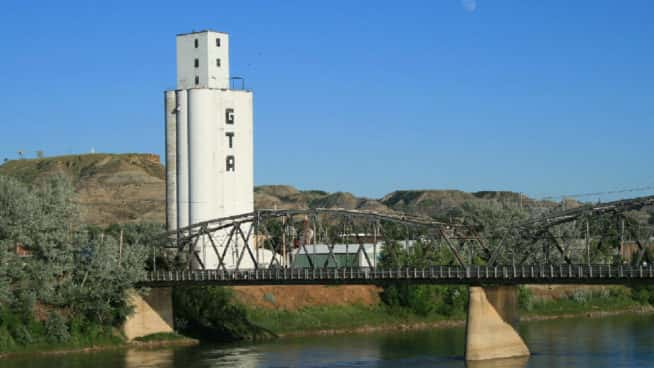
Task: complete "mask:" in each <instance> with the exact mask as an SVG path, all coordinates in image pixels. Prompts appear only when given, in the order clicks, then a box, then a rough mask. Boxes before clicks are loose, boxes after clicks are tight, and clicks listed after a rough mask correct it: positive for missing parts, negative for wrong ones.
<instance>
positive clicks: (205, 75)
mask: <svg viewBox="0 0 654 368" xmlns="http://www.w3.org/2000/svg"><path fill="white" fill-rule="evenodd" d="M165 109H166V115H165V117H166V183H167V188H166V206H167V209H166V222H167V226H168V229H169V230H171V231H173V230H176V229H182V228H184V227H187V226H189V225H192V224H196V223H199V222H203V221H208V220H213V219H217V218H221V217H227V216H232V215H238V214H243V213H248V212H252V211H253V209H254V203H253V202H254V192H253V188H254V182H253V170H254V169H253V140H252V129H253V106H252V91H247V90H233V89H230V75H229V35H228V34H227V33H222V32H215V31H200V32H193V33H186V34H179V35H177V89H176V90H174V91H166V92H165ZM223 235H224V234H216V236H218V237H220V236H223ZM197 250H198V252H199V253H200V258H201V259H202V262H203V264H204V265H205V267H206V268H216V267H217V265H218V257H217V256H216V255H215V252H214V251H213V249H212V247H211V245H210V243H209V241H208V239H204V240H203V241H200V242H199V244H198V249H197ZM269 257H270V255H268V256H267V257H266V256H264V257H263V259H262V262H265V261H266V259H265V258H268V261H269ZM226 258H227V259H226V260H225V262H226V264H227V266H228V267H234V265H235V264H236V260H237V257H234V256H233V255H230V254H228V255H227V257H226ZM245 258H247V257H244V259H243V261H242V264H241V265H240V267H241V268H252V266H253V265H252V262H251V261H250V260H249V259H245ZM248 262H249V264H248Z"/></svg>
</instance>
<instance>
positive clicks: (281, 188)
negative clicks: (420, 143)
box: [0, 154, 576, 226]
mask: <svg viewBox="0 0 654 368" xmlns="http://www.w3.org/2000/svg"><path fill="white" fill-rule="evenodd" d="M54 174H61V175H64V176H66V177H68V178H69V179H70V180H71V182H72V183H73V184H74V186H75V191H76V193H77V201H78V203H79V205H80V207H81V210H82V214H83V219H84V221H85V222H87V223H90V224H95V225H100V226H105V225H109V224H112V223H127V222H158V223H163V222H164V221H165V175H164V167H163V166H162V165H161V163H160V161H159V157H158V156H156V155H151V154H90V155H71V156H60V157H50V158H44V159H34V160H14V161H9V162H6V163H5V164H3V165H1V166H0V175H8V176H13V177H16V178H18V179H20V180H22V181H24V182H26V183H33V182H38V181H39V180H42V179H43V178H44V177H47V176H49V175H54ZM489 200H493V201H498V202H504V203H510V204H514V205H522V206H524V207H540V208H543V207H552V206H555V205H556V203H554V202H548V201H536V200H533V199H530V198H527V197H525V196H522V195H520V194H518V193H513V192H490V191H489V192H476V193H466V192H462V191H458V190H403V191H395V192H392V193H389V194H387V195H386V196H384V197H382V198H379V199H375V198H362V197H356V196H354V195H352V194H351V193H345V192H337V193H328V192H324V191H320V190H298V189H296V188H294V187H292V186H287V185H264V186H259V187H256V188H254V203H255V207H256V208H277V209H291V208H314V207H325V208H347V209H359V210H369V211H375V212H383V213H390V212H404V213H409V214H416V215H423V216H433V217H439V216H443V215H445V214H447V213H450V212H451V211H452V210H455V209H457V208H460V207H461V206H462V205H463V203H465V202H476V201H489ZM575 203H576V202H575ZM572 205H573V203H570V204H568V207H570V206H572Z"/></svg>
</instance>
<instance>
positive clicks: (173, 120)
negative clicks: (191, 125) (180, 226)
mask: <svg viewBox="0 0 654 368" xmlns="http://www.w3.org/2000/svg"><path fill="white" fill-rule="evenodd" d="M164 106H165V108H166V114H165V119H166V228H167V229H168V231H173V230H175V229H177V112H176V110H177V98H176V95H175V91H166V93H165V94H164Z"/></svg>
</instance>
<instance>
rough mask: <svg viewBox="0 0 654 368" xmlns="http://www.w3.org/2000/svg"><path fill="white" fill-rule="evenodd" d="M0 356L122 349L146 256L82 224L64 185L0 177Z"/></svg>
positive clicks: (136, 247) (68, 187) (56, 181)
mask: <svg viewBox="0 0 654 368" xmlns="http://www.w3.org/2000/svg"><path fill="white" fill-rule="evenodd" d="M0 250H1V251H0V352H12V351H30V350H41V349H46V348H74V347H87V346H93V345H107V344H119V343H122V342H123V339H122V336H121V335H120V333H119V332H118V327H119V326H120V325H121V323H122V322H123V321H124V320H125V318H126V316H127V315H128V314H129V313H130V310H131V307H130V306H129V305H128V303H127V298H126V290H127V289H129V288H131V287H132V286H133V285H134V282H135V281H136V280H138V279H139V278H140V277H141V276H142V274H143V273H144V272H145V267H144V266H145V260H146V256H147V250H146V249H145V248H144V247H142V246H139V245H138V244H137V243H135V242H131V241H125V239H123V242H122V243H121V242H120V240H119V239H118V238H117V237H115V236H111V235H107V234H104V233H102V232H100V231H97V229H93V228H89V227H86V226H84V225H82V224H81V222H80V215H79V210H78V207H77V205H76V204H75V203H74V201H73V188H72V185H71V184H70V182H69V181H67V180H66V179H64V178H63V177H57V176H55V177H49V178H47V179H46V180H44V181H42V182H39V183H38V184H33V185H32V186H28V185H25V184H23V183H20V182H18V181H16V180H14V179H12V178H9V177H4V176H0Z"/></svg>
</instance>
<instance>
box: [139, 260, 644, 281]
mask: <svg viewBox="0 0 654 368" xmlns="http://www.w3.org/2000/svg"><path fill="white" fill-rule="evenodd" d="M652 280H654V268H653V267H652V266H651V265H649V266H641V267H633V266H628V265H581V264H578V265H570V264H565V265H524V266H467V267H460V266H433V267H425V268H415V267H403V268H396V269H383V268H273V269H255V270H193V271H158V272H149V273H148V274H147V275H146V276H145V278H144V279H143V280H142V282H141V284H142V285H144V286H157V285H175V284H188V283H190V284H212V283H215V284H224V285H239V284H243V285H245V284H284V283H288V284H313V283H315V284H324V283H335V284H338V283H351V284H355V283H362V284H377V283H385V282H391V281H410V282H414V283H442V284H447V283H453V284H480V283H490V284H492V283H508V284H529V283H573V284H574V283H579V284H584V283H596V284H601V283H607V284H609V283H630V282H643V281H650V282H651V281H652Z"/></svg>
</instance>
